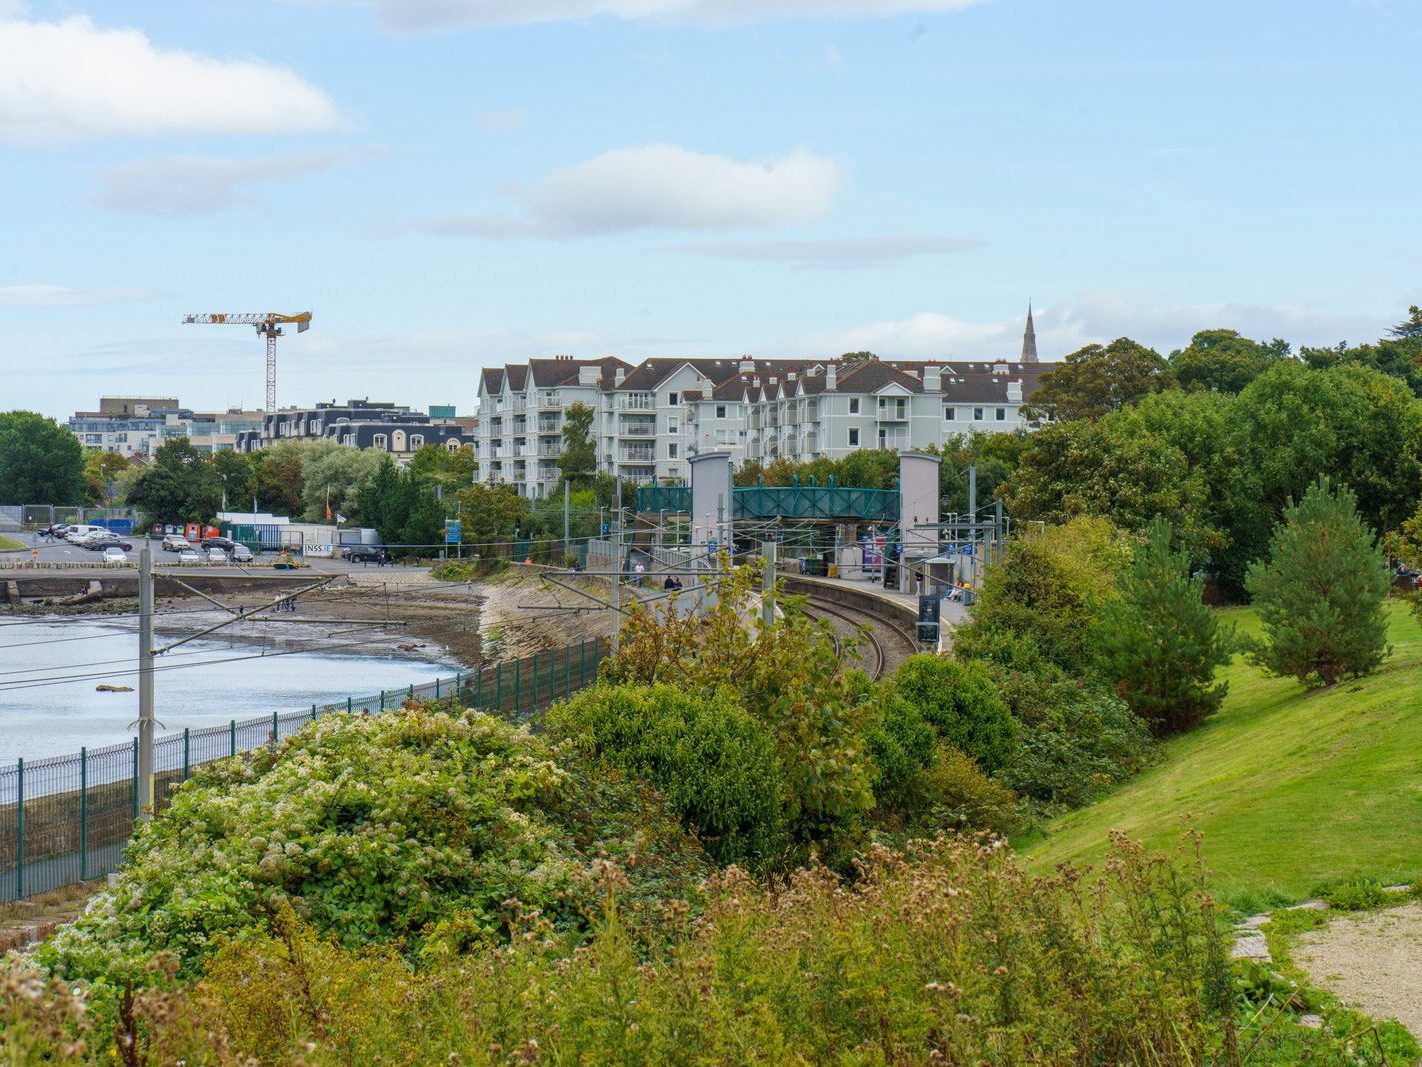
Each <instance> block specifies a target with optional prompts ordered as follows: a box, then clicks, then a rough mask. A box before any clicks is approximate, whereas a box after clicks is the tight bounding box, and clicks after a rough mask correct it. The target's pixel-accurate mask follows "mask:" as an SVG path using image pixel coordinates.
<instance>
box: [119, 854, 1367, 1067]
mask: <svg viewBox="0 0 1422 1067" xmlns="http://www.w3.org/2000/svg"><path fill="white" fill-rule="evenodd" d="M1113 859H1114V862H1113V863H1112V864H1111V865H1110V867H1109V868H1108V872H1107V873H1106V874H1105V875H1103V876H1101V877H1100V878H1099V879H1096V878H1092V879H1085V878H1083V876H1082V875H1081V874H1080V872H1066V873H1064V874H1063V875H1061V876H1058V877H1056V878H1053V879H1049V880H1034V879H1032V878H1030V877H1029V876H1027V875H1026V874H1025V873H1023V872H1022V871H1021V869H1020V868H1018V867H1017V866H1016V864H1015V862H1014V861H1013V859H1012V856H1011V854H1010V852H1009V851H1008V850H1007V849H1004V848H1000V847H998V846H996V845H995V844H989V843H983V842H975V841H972V840H969V839H960V840H956V841H951V842H939V843H936V844H933V845H926V846H924V847H923V848H922V849H921V850H919V851H917V852H915V853H911V854H909V855H898V854H893V853H890V852H888V851H887V850H876V851H875V852H874V853H873V854H872V855H870V856H869V857H867V858H866V859H865V861H864V863H863V866H862V872H861V877H860V878H859V879H858V880H857V882H856V883H855V884H854V885H853V886H848V887H847V886H845V885H844V884H843V883H842V882H841V881H840V880H839V879H837V878H836V877H834V876H833V875H832V874H831V873H830V872H828V871H826V870H825V869H824V868H822V867H815V868H812V869H809V870H805V871H801V872H799V873H797V874H796V875H795V876H794V877H793V878H792V879H791V880H790V882H789V883H788V884H787V885H784V886H780V887H776V888H772V889H763V888H760V887H757V886H756V885H755V884H754V883H753V882H751V881H750V880H749V879H748V878H747V877H746V876H744V875H743V874H740V873H739V872H731V873H727V874H724V875H722V876H720V877H719V878H716V879H714V880H713V881H712V882H711V883H710V884H709V885H708V887H707V896H708V911H707V916H706V921H705V922H701V923H696V924H685V925H684V926H683V928H682V929H681V930H680V931H679V932H678V934H677V936H676V937H674V938H673V940H672V941H671V943H669V944H668V945H666V946H664V947H661V948H659V949H655V950H653V951H652V952H650V953H649V954H639V953H638V952H637V951H635V947H634V944H633V942H632V939H631V937H630V936H629V931H628V930H627V926H626V920H627V912H626V909H625V908H624V906H623V898H622V896H621V892H620V890H619V889H618V883H617V880H616V872H609V877H608V879H607V885H608V893H607V896H606V897H605V905H604V908H603V911H602V913H601V917H600V918H599V920H598V921H597V923H596V926H595V930H594V933H593V936H592V937H591V938H590V939H589V940H588V941H587V942H586V943H585V944H584V945H582V947H580V948H579V949H578V950H577V951H576V952H574V951H571V949H570V945H569V943H568V942H567V940H565V939H564V938H561V937H559V936H557V935H556V933H555V932H554V931H552V930H551V929H550V927H549V925H548V924H547V922H546V921H545V920H543V919H542V918H540V917H529V918H527V919H526V920H525V922H524V923H523V924H522V925H521V926H520V927H519V931H518V934H517V935H516V936H515V937H514V938H513V940H512V941H511V943H510V944H509V945H508V946H507V947H506V948H504V949H501V950H499V951H487V950H486V951H482V952H480V953H478V954H477V955H473V956H470V957H468V958H465V959H461V960H458V961H454V962H451V964H449V965H448V966H447V967H440V968H434V969H431V970H430V971H428V972H426V973H423V974H416V975H410V974H409V973H408V972H406V971H403V970H402V969H401V968H399V967H398V966H396V964H397V963H398V961H395V960H392V959H391V958H390V957H389V956H385V955H381V954H376V955H373V956H366V955H362V954H359V953H353V952H350V951H349V950H347V949H345V948H343V947H342V946H339V945H337V944H333V943H331V942H329V941H326V940H322V939H315V938H312V937H311V936H310V934H309V932H302V931H297V932H295V933H292V932H290V931H285V930H283V929H281V928H278V929H277V930H274V931H273V933H272V934H263V933H260V932H254V933H253V935H252V936H250V937H248V938H245V939H243V940H242V941H240V942H234V943H231V944H228V945H226V946H224V947H223V948H222V949H221V950H220V952H219V953H218V954H217V956H216V957H215V958H214V960H213V961H212V963H211V964H210V965H209V967H208V970H207V974H206V976H205V977H204V978H203V979H202V980H201V981H200V982H198V983H197V984H196V985H194V986H192V987H190V988H188V989H185V990H181V991H177V992H176V993H174V994H172V995H171V997H170V998H169V999H167V1000H162V1001H154V1002H153V1003H152V1005H151V1007H148V1008H146V1009H145V1014H144V1021H145V1024H146V1025H145V1027H144V1028H143V1032H145V1033H146V1035H147V1038H146V1039H147V1041H148V1045H147V1046H146V1050H145V1051H151V1052H152V1054H153V1061H154V1062H165V1063H171V1062H179V1061H182V1060H186V1061H187V1062H190V1063H192V1062H211V1061H213V1060H214V1059H216V1058H217V1057H215V1056H214V1055H213V1052H212V1050H213V1048H214V1047H218V1048H221V1049H223V1050H224V1052H225V1053H226V1056H227V1059H226V1060H224V1062H240V1061H241V1058H242V1057H244V1056H247V1055H253V1054H257V1053H260V1054H261V1055H262V1058H263V1062H298V1061H299V1062H301V1063H304V1064H308V1065H311V1067H324V1065H327V1064H331V1065H334V1064H348V1063H376V1062H380V1063H446V1062H449V1063H453V1062H458V1063H462V1064H496V1063H497V1064H505V1063H580V1064H591V1065H598V1064H608V1065H611V1064H618V1065H621V1064H661V1063H708V1064H722V1063H815V1064H866V1065H867V1064H910V1063H931V1062H939V1061H941V1062H944V1063H956V1064H967V1063H997V1064H1016V1063H1041V1064H1047V1063H1052V1064H1055V1063H1101V1064H1105V1063H1150V1064H1158V1065H1161V1067H1184V1065H1186V1064H1197V1063H1204V1062H1230V1059H1229V1057H1228V1050H1230V1049H1231V1048H1232V1047H1233V1045H1234V1042H1233V1034H1232V1032H1231V1031H1230V1030H1229V1026H1230V1024H1231V1023H1232V1022H1233V1015H1232V1007H1233V1005H1232V1003H1231V1000H1230V998H1229V996H1228V988H1227V985H1226V983H1227V982H1228V980H1229V969H1228V966H1227V961H1226V959H1225V953H1226V949H1225V943H1224V938H1223V937H1222V936H1221V928H1220V925H1219V923H1218V915H1217V913H1216V911H1215V909H1214V905H1213V904H1212V903H1211V901H1210V900H1209V898H1208V896H1206V895H1205V893H1204V892H1203V884H1202V881H1203V878H1202V874H1201V872H1200V871H1199V870H1197V869H1193V868H1189V867H1185V866H1177V865H1174V864H1172V863H1169V862H1166V861H1164V860H1161V859H1159V858H1151V857H1146V856H1144V855H1143V854H1142V853H1141V852H1140V851H1139V850H1138V849H1134V848H1132V847H1131V846H1128V845H1126V844H1124V843H1120V844H1118V846H1117V849H1116V853H1115V856H1114V857H1113ZM362 990H364V991H366V992H365V995H362ZM1275 1029H1276V1030H1277V1029H1280V1028H1279V1027H1275ZM1337 1044H1338V1049H1339V1051H1341V1042H1338V1043H1337ZM1320 1062H1344V1061H1343V1060H1342V1059H1341V1058H1335V1057H1329V1058H1326V1059H1321V1060H1320ZM1348 1062H1352V1061H1348Z"/></svg>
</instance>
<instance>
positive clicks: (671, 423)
mask: <svg viewBox="0 0 1422 1067" xmlns="http://www.w3.org/2000/svg"><path fill="white" fill-rule="evenodd" d="M676 432H677V429H676V419H667V433H676Z"/></svg>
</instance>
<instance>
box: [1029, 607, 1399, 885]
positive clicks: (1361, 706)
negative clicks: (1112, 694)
mask: <svg viewBox="0 0 1422 1067" xmlns="http://www.w3.org/2000/svg"><path fill="white" fill-rule="evenodd" d="M1392 607H1393V613H1392V619H1391V631H1390V636H1391V641H1392V644H1393V648H1394V651H1393V655H1392V656H1391V658H1389V659H1388V660H1386V661H1385V663H1384V665H1383V667H1382V669H1381V670H1379V671H1378V673H1376V674H1374V675H1372V676H1371V677H1369V678H1365V679H1363V680H1362V681H1361V682H1359V683H1344V684H1341V685H1339V686H1336V687H1335V688H1333V689H1331V690H1326V691H1319V690H1313V691H1306V690H1304V689H1303V688H1302V687H1300V686H1299V685H1298V684H1297V683H1295V682H1294V681H1292V680H1290V679H1280V678H1266V677H1264V676H1263V674H1261V672H1260V671H1258V670H1257V669H1255V668H1253V667H1250V666H1248V665H1246V664H1244V663H1243V662H1241V661H1239V660H1236V662H1235V663H1234V664H1233V665H1231V666H1230V667H1229V668H1228V669H1227V671H1226V672H1225V673H1224V677H1226V678H1227V679H1228V680H1229V685H1230V689H1229V696H1228V698H1227V699H1226V701H1225V704H1224V707H1223V708H1222V709H1221V711H1220V713H1219V714H1218V715H1216V716H1215V717H1214V718H1212V719H1211V720H1210V722H1208V723H1207V724H1206V725H1205V726H1204V727H1202V728H1201V729H1199V730H1198V731H1196V732H1194V733H1192V734H1190V735H1189V736H1187V737H1183V738H1180V739H1178V740H1176V741H1173V742H1171V743H1170V744H1169V746H1168V747H1167V750H1166V754H1165V759H1164V761H1163V762H1162V763H1161V764H1160V765H1159V766H1156V767H1153V768H1151V769H1150V770H1148V771H1146V772H1145V773H1144V774H1142V775H1140V777H1138V778H1136V779H1135V780H1133V781H1132V782H1130V783H1128V784H1127V785H1125V786H1123V787H1122V788H1121V789H1119V790H1117V791H1116V792H1114V793H1113V794H1111V795H1110V796H1109V797H1107V798H1106V799H1104V800H1102V801H1101V802H1100V803H1098V804H1094V805H1092V806H1091V807H1088V808H1083V809H1082V810H1080V811H1076V812H1073V813H1071V814H1070V815H1066V816H1064V817H1062V818H1060V819H1057V820H1055V821H1054V822H1053V823H1052V824H1051V825H1050V826H1049V827H1048V836H1047V837H1046V838H1045V839H1044V840H1041V841H1038V842H1036V843H1034V844H1030V845H1028V846H1027V847H1026V848H1025V853H1026V859H1027V861H1028V863H1029V864H1030V865H1031V866H1032V867H1034V868H1037V869H1049V868H1050V867H1051V865H1052V864H1055V863H1057V862H1060V861H1061V860H1066V859H1070V860H1074V861H1096V860H1099V859H1100V858H1101V855H1102V853H1103V851H1104V845H1105V840H1106V835H1107V832H1108V831H1109V830H1112V829H1116V830H1121V831H1124V832H1125V833H1127V834H1129V835H1130V836H1131V837H1133V838H1137V839H1140V840H1144V841H1145V842H1146V843H1147V844H1149V845H1151V846H1153V847H1156V848H1162V849H1163V848H1169V847H1172V846H1173V845H1174V844H1175V843H1177V842H1178V841H1179V834H1180V831H1181V830H1182V829H1183V828H1184V826H1185V816H1186V815H1187V814H1188V815H1189V817H1190V819H1189V822H1190V824H1191V825H1193V826H1194V827H1196V828H1197V829H1198V830H1200V831H1202V832H1203V833H1204V835H1205V858H1206V862H1207V863H1208V864H1209V867H1210V870H1211V875H1212V882H1213V888H1214V891H1215V893H1216V894H1218V895H1219V896H1221V897H1224V898H1227V899H1230V898H1233V899H1239V898H1241V897H1259V896H1260V895H1264V894H1268V895H1270V896H1275V897H1278V898H1284V899H1288V900H1297V899H1301V898H1302V897H1304V896H1305V895H1307V894H1308V893H1309V892H1310V891H1311V890H1313V889H1314V888H1315V887H1316V886H1317V885H1318V884H1319V883H1321V882H1325V881H1331V880H1336V879H1342V878H1348V877H1352V876H1357V875H1366V876H1373V877H1378V878H1384V879H1388V880H1399V881H1402V880H1411V879H1412V878H1415V877H1417V876H1418V875H1422V627H1419V626H1418V623H1417V622H1416V620H1415V619H1414V618H1413V616H1412V615H1411V614H1410V613H1408V612H1407V611H1406V609H1405V608H1403V607H1402V606H1401V605H1393V606H1392ZM1230 615H1231V617H1232V618H1233V619H1234V620H1235V621H1236V623H1237V624H1238V626H1239V628H1240V630H1241V632H1251V631H1255V630H1257V621H1256V619H1255V618H1254V616H1253V615H1252V613H1249V612H1243V611H1241V612H1231V613H1230Z"/></svg>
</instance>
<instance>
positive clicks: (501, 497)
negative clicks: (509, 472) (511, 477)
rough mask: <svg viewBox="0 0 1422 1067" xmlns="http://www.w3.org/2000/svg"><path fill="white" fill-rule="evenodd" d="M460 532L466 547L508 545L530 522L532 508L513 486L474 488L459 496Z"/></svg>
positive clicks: (463, 490) (480, 486)
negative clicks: (516, 530) (492, 544)
mask: <svg viewBox="0 0 1422 1067" xmlns="http://www.w3.org/2000/svg"><path fill="white" fill-rule="evenodd" d="M458 506H459V518H460V529H461V530H462V531H463V538H464V542H465V544H471V545H487V544H491V543H493V542H496V541H507V540H509V539H510V538H511V537H512V536H513V532H514V530H515V528H517V527H519V526H520V525H521V524H522V523H524V522H526V521H527V519H528V516H529V511H530V505H529V501H528V499H527V498H526V497H521V496H519V495H518V492H517V491H516V490H515V489H514V487H513V486H511V485H471V486H468V487H466V488H464V489H461V490H459V494H458Z"/></svg>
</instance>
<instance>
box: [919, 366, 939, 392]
mask: <svg viewBox="0 0 1422 1067" xmlns="http://www.w3.org/2000/svg"><path fill="white" fill-rule="evenodd" d="M942 389H943V368H942V367H934V366H927V367H924V368H923V391H924V392H925V393H937V392H941V391H942Z"/></svg>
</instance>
